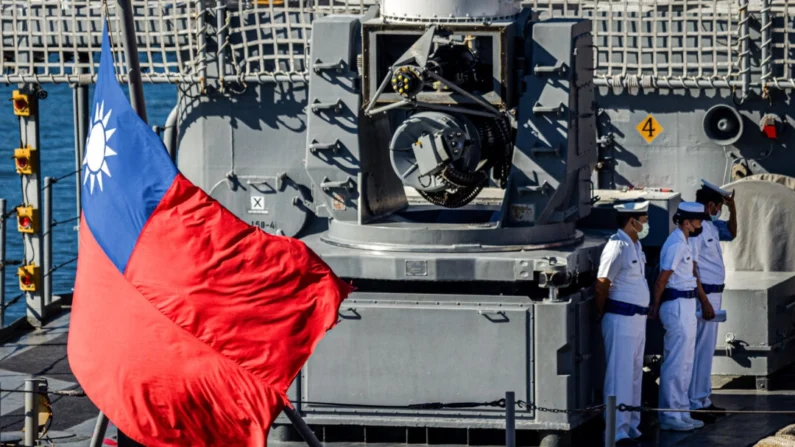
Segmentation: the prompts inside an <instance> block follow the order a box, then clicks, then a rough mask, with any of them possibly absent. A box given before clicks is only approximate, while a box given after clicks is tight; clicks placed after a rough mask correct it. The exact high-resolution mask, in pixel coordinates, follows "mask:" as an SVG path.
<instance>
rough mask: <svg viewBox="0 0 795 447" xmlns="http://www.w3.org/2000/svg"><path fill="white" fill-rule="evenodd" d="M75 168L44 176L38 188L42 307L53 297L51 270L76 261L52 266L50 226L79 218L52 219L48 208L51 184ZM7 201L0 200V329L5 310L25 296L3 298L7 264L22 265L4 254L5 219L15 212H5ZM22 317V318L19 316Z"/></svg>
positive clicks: (6, 236)
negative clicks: (39, 189)
mask: <svg viewBox="0 0 795 447" xmlns="http://www.w3.org/2000/svg"><path fill="white" fill-rule="evenodd" d="M76 172H77V171H75V172H71V173H68V174H66V175H63V176H61V177H45V178H44V187H43V188H42V195H43V200H42V209H43V213H42V215H41V216H42V231H41V236H42V241H43V244H42V245H43V252H42V258H41V259H42V265H41V293H42V294H43V298H44V299H43V301H44V305H45V307H47V306H51V305H52V304H53V300H54V293H53V285H52V277H53V273H55V272H56V271H58V270H60V269H61V268H63V267H65V266H67V265H70V264H72V263H73V262H75V261H77V257H73V258H70V259H69V260H67V261H65V262H62V263H60V264H58V265H53V264H54V262H53V259H54V256H53V250H52V243H53V228H55V227H57V226H58V225H65V224H68V223H71V222H75V221H77V220H78V219H79V217H73V218H69V219H65V220H61V221H57V220H55V218H54V216H53V211H52V205H53V186H54V185H55V184H56V183H57V182H58V181H59V180H63V179H65V178H68V177H71V176H73V175H75V174H76ZM7 203H8V201H7V200H6V199H0V213H1V214H0V329H2V328H4V327H5V326H6V323H9V322H8V321H7V319H6V311H7V310H8V309H9V308H10V307H11V306H13V305H14V304H16V303H17V302H19V301H20V300H22V299H23V298H25V293H24V292H22V293H19V294H17V295H14V296H13V297H12V298H9V299H7V297H6V288H5V285H6V279H7V274H8V271H7V267H10V266H18V265H21V264H23V262H22V261H20V260H15V259H8V258H7V257H6V247H7V245H6V242H7V238H8V233H7V227H8V221H9V219H12V218H14V213H15V211H14V210H12V211H11V212H7V211H6V210H7ZM23 318H24V317H23Z"/></svg>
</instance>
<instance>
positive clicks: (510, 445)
mask: <svg viewBox="0 0 795 447" xmlns="http://www.w3.org/2000/svg"><path fill="white" fill-rule="evenodd" d="M505 447H516V395H515V393H514V392H513V391H509V392H506V393H505Z"/></svg>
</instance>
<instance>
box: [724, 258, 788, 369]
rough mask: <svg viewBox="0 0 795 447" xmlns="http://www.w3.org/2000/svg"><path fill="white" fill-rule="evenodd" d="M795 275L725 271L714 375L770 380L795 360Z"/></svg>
mask: <svg viewBox="0 0 795 447" xmlns="http://www.w3.org/2000/svg"><path fill="white" fill-rule="evenodd" d="M794 303H795V273H792V272H727V274H726V290H724V292H723V303H722V307H723V308H724V309H726V314H727V321H726V322H725V323H721V324H720V325H719V326H718V346H717V348H716V349H715V359H714V361H713V362H714V363H713V366H712V373H713V374H716V375H730V376H769V375H771V374H773V373H775V372H776V371H779V370H780V369H782V368H784V367H785V366H787V365H789V364H791V363H792V361H793V359H794V358H795V325H794V324H793V323H795V318H793V308H795V305H793V304H794Z"/></svg>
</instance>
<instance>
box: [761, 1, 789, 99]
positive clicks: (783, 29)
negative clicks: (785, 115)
mask: <svg viewBox="0 0 795 447" xmlns="http://www.w3.org/2000/svg"><path fill="white" fill-rule="evenodd" d="M770 15H771V16H772V17H771V20H770V22H769V25H768V26H769V27H770V32H771V35H770V36H769V37H768V38H766V37H765V35H764V33H763V37H762V40H763V47H764V46H765V45H764V44H765V43H768V45H770V47H771V49H772V51H771V53H770V55H769V61H768V63H769V64H770V76H769V79H770V80H771V81H772V82H773V83H774V84H779V83H781V82H787V83H789V84H791V85H794V86H795V79H794V78H795V4H793V2H792V0H775V1H773V2H772V4H771V14H770ZM764 62H765V60H763V63H764Z"/></svg>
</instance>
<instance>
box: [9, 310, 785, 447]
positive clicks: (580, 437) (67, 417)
mask: <svg viewBox="0 0 795 447" xmlns="http://www.w3.org/2000/svg"><path fill="white" fill-rule="evenodd" d="M68 329H69V313H68V312H64V313H62V314H61V315H58V316H56V317H55V318H54V319H52V320H51V321H50V322H49V323H48V324H46V325H45V326H44V327H43V328H41V329H37V330H33V331H30V332H27V333H25V334H24V335H21V336H19V337H18V338H16V339H12V340H10V341H7V342H5V343H2V344H0V389H2V390H22V389H23V387H24V380H25V379H26V378H29V377H31V376H35V377H42V378H45V379H47V382H48V385H49V389H50V390H54V391H60V390H79V389H80V386H79V384H78V383H77V380H76V379H75V377H74V375H73V374H72V372H71V369H70V368H69V362H68V359H67V355H66V342H67V336H68ZM97 355H101V353H97ZM714 382H715V385H716V386H720V389H716V390H715V396H714V399H713V400H714V402H715V404H716V405H718V406H720V407H724V408H727V409H731V410H754V411H767V410H789V411H792V410H795V368H790V369H788V370H786V371H783V372H781V373H779V374H777V375H776V377H774V378H771V384H772V386H771V388H772V389H773V390H767V391H758V390H756V389H754V381H753V380H743V379H735V380H729V379H723V378H720V380H718V378H716V380H714ZM51 400H52V411H53V421H52V426H51V428H50V431H49V434H48V435H49V440H50V441H51V442H52V443H53V444H54V445H55V446H65V447H76V446H87V445H88V443H89V439H90V438H91V434H92V431H93V428H94V424H95V421H96V417H97V412H98V410H97V408H96V407H95V406H94V405H93V404H92V403H91V401H90V400H89V399H88V398H86V397H73V396H52V397H51ZM23 407H24V395H23V394H20V393H15V392H13V391H3V392H2V394H0V431H1V432H2V434H0V440H2V441H3V443H0V445H15V444H14V442H16V441H18V440H20V439H21V437H22V433H21V430H22V426H23V423H24V421H23V419H24V410H23ZM654 419H655V418H654V416H653V415H644V426H642V427H641V429H642V431H644V437H643V438H642V439H643V442H642V444H641V445H642V446H649V447H651V446H660V447H663V446H665V447H668V446H677V447H703V446H732V447H742V446H753V445H755V444H756V442H757V441H759V440H761V439H763V438H765V437H767V436H771V435H773V434H774V433H775V432H777V431H778V430H780V429H781V428H783V427H785V426H787V425H790V424H793V423H795V415H793V414H789V415H786V414H732V415H728V416H725V417H723V418H721V419H719V420H718V422H716V423H715V424H710V425H707V426H706V427H704V428H702V429H700V430H696V431H694V432H690V433H671V432H659V431H658V430H657V429H656V424H655V421H654ZM602 429H603V424H602V423H601V421H600V419H599V418H595V419H594V420H592V421H591V422H590V423H588V424H586V425H585V426H583V427H580V428H579V429H578V430H577V431H575V433H574V434H573V443H572V445H574V446H600V445H602ZM116 438H117V432H116V429H115V428H114V427H113V425H112V424H111V426H110V427H109V428H108V431H107V434H106V437H105V443H104V445H107V446H114V445H116V444H117V442H116ZM6 443H7V444H6ZM269 445H270V446H272V447H273V446H277V445H278V446H279V447H301V446H303V445H305V444H301V443H295V442H291V443H287V442H275V441H273V442H270V443H269ZM326 445H327V446H329V447H332V446H333V447H353V446H357V445H361V443H350V442H348V443H338V442H333V443H327V444H326ZM378 445H379V447H387V446H393V445H394V446H397V445H401V444H378ZM402 445H405V444H402ZM440 445H443V444H440ZM793 445H795V444H793Z"/></svg>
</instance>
